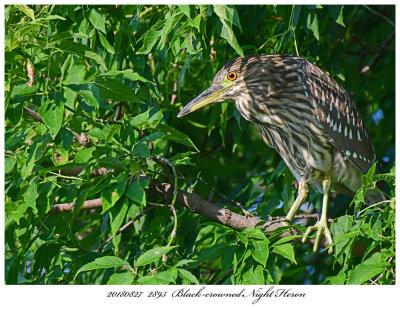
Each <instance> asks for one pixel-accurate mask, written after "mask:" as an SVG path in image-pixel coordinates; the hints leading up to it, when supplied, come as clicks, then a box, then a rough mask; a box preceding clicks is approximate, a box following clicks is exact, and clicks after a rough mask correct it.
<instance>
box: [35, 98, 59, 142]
mask: <svg viewBox="0 0 400 309" xmlns="http://www.w3.org/2000/svg"><path fill="white" fill-rule="evenodd" d="M43 99H44V100H43V101H42V103H41V105H40V107H39V110H38V112H39V115H40V116H42V118H43V122H44V123H45V124H46V125H47V126H48V128H49V130H50V135H51V136H52V137H53V138H55V136H56V135H57V133H58V131H60V129H61V125H62V121H63V117H64V101H65V99H64V97H63V95H62V94H61V93H59V92H57V93H55V94H54V95H51V96H49V97H47V98H46V97H43Z"/></svg>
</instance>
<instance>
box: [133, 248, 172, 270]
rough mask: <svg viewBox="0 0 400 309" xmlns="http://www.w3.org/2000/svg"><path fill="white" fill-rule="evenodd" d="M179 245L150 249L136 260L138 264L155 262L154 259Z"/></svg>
mask: <svg viewBox="0 0 400 309" xmlns="http://www.w3.org/2000/svg"><path fill="white" fill-rule="evenodd" d="M176 247H178V246H171V247H168V246H164V247H157V248H153V249H150V250H148V251H146V252H144V253H143V254H142V255H141V256H139V258H138V259H137V261H136V266H138V267H139V266H144V265H147V264H150V263H153V262H154V261H156V260H158V259H159V258H160V257H161V256H163V255H164V254H167V253H168V252H169V251H171V250H172V249H174V248H176Z"/></svg>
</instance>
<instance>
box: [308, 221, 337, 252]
mask: <svg viewBox="0 0 400 309" xmlns="http://www.w3.org/2000/svg"><path fill="white" fill-rule="evenodd" d="M312 231H317V237H316V238H315V243H314V247H313V251H314V252H317V251H318V247H319V242H320V241H321V237H322V235H323V236H325V238H326V239H327V241H328V244H329V245H330V244H333V241H332V236H331V232H330V231H329V228H328V224H327V222H326V221H322V220H321V221H318V222H317V223H316V224H315V225H314V226H309V227H308V228H307V231H306V232H305V234H304V236H303V239H302V240H301V241H302V242H303V243H304V242H306V240H307V237H308V236H309V235H310V234H311V232H312ZM332 252H333V248H332V247H330V248H329V249H328V253H329V254H331V253H332Z"/></svg>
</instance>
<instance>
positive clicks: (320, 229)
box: [302, 177, 333, 254]
mask: <svg viewBox="0 0 400 309" xmlns="http://www.w3.org/2000/svg"><path fill="white" fill-rule="evenodd" d="M322 189H323V194H324V197H323V200H322V213H321V219H320V220H319V221H318V222H317V223H316V224H315V225H314V226H309V227H308V228H307V231H306V233H305V234H304V237H303V239H302V242H303V243H304V242H305V241H306V240H307V237H308V236H309V235H310V233H311V232H312V231H317V237H316V238H315V243H314V248H313V251H314V252H317V250H318V246H319V242H320V240H321V236H322V235H324V236H325V237H326V239H327V241H328V243H329V244H332V243H333V241H332V236H331V232H330V231H329V229H328V220H327V213H328V198H329V192H330V189H331V180H330V179H329V178H328V177H327V178H325V180H324V181H323V182H322ZM332 251H333V249H332V247H330V248H329V250H328V253H329V254H331V253H332Z"/></svg>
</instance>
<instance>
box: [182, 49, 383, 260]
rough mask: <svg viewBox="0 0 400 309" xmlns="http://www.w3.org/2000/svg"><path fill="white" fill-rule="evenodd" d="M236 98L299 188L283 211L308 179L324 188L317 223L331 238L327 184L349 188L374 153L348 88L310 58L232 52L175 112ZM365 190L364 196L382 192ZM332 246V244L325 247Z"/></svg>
mask: <svg viewBox="0 0 400 309" xmlns="http://www.w3.org/2000/svg"><path fill="white" fill-rule="evenodd" d="M221 101H235V102H236V107H237V108H238V110H239V112H240V113H241V115H242V116H243V117H244V118H246V119H247V120H248V121H252V122H255V123H256V124H257V126H258V128H259V130H260V132H261V135H262V137H263V139H264V142H265V143H266V144H267V145H268V146H270V147H273V148H275V149H276V151H278V153H279V154H280V155H281V157H282V158H283V160H284V161H285V162H286V165H287V166H288V167H289V169H290V171H291V172H292V173H293V175H294V176H295V178H296V180H297V182H298V195H297V198H296V200H295V202H294V203H293V205H292V207H291V209H290V211H289V212H288V214H287V216H286V219H288V220H289V221H292V219H293V217H294V215H295V214H296V212H297V210H298V209H299V207H300V206H301V205H302V204H303V203H304V202H305V201H306V199H307V195H308V186H309V185H311V186H312V187H313V188H315V189H316V190H318V191H319V192H321V193H322V194H323V203H322V214H321V217H320V220H319V221H318V222H317V223H316V224H315V225H314V226H311V227H308V229H307V231H306V233H305V234H304V237H303V242H305V240H306V239H307V237H308V236H309V235H310V233H311V232H312V231H314V230H316V231H317V235H316V241H315V244H314V251H317V249H318V244H319V241H320V239H321V236H325V237H326V239H327V240H328V242H329V244H331V243H332V237H331V233H330V232H329V229H328V223H327V209H328V197H329V192H330V190H331V189H333V190H335V191H338V192H341V193H344V194H347V195H353V194H354V193H355V192H356V191H357V190H358V189H359V188H360V187H361V184H362V182H361V176H362V175H363V174H365V173H366V172H367V171H368V170H369V168H370V167H371V165H372V164H373V163H374V162H375V161H376V157H375V152H374V148H373V146H372V144H371V141H370V139H369V137H368V134H367V131H366V129H365V127H364V124H363V121H362V119H361V116H360V114H359V112H358V110H357V108H356V106H355V104H354V103H353V101H352V99H351V97H350V96H349V94H348V93H347V92H346V91H345V90H344V89H343V88H342V87H341V86H340V85H339V84H338V83H337V82H335V81H334V80H333V79H332V78H331V77H329V76H328V75H327V74H325V73H324V72H323V71H321V70H320V69H319V68H318V67H317V66H315V65H313V64H312V63H310V62H308V61H307V60H305V59H303V58H301V57H296V56H291V55H250V56H246V57H244V58H236V59H234V60H232V61H230V62H228V63H227V64H225V65H224V66H223V68H222V69H221V70H220V71H219V72H218V73H217V75H215V77H214V80H213V82H212V85H211V87H210V88H208V89H207V90H205V91H204V92H203V93H201V94H200V95H199V96H198V97H196V98H195V99H194V100H192V101H191V102H190V103H189V104H187V105H186V106H185V107H184V108H183V109H182V110H181V112H180V113H179V114H178V117H182V116H184V115H187V114H189V113H191V112H193V111H195V110H197V109H199V108H201V107H203V106H205V105H208V104H210V103H215V102H221ZM382 197H383V196H382V194H381V193H380V192H377V191H369V192H368V194H367V197H366V199H367V202H369V203H373V202H375V201H379V200H381V199H382ZM329 252H330V253H331V252H332V247H331V248H330V249H329Z"/></svg>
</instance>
